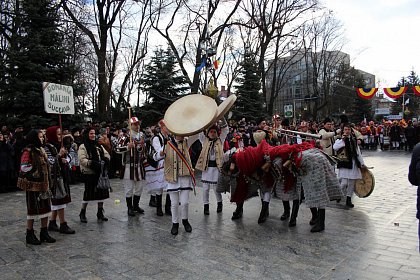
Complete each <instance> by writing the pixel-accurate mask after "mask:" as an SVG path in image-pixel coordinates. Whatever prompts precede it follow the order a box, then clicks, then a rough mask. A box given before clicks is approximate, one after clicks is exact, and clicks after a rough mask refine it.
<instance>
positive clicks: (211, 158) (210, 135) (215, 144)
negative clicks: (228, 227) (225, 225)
mask: <svg viewBox="0 0 420 280" xmlns="http://www.w3.org/2000/svg"><path fill="white" fill-rule="evenodd" d="M220 128H221V132H220V136H219V128H218V127H217V125H213V126H211V127H209V128H208V129H207V131H206V135H204V133H200V134H199V140H200V142H201V144H202V146H203V148H202V149H201V153H200V156H199V157H198V160H197V164H196V165H195V168H196V169H197V170H200V171H202V174H201V182H202V183H203V203H204V215H209V214H210V211H209V203H210V202H209V198H210V188H211V187H213V190H214V194H215V196H216V201H217V210H216V212H217V213H220V212H222V210H223V202H222V194H221V193H219V192H217V190H216V186H217V182H218V180H219V172H221V169H222V165H223V154H224V153H223V142H224V141H225V139H226V136H227V134H228V132H229V128H228V127H227V122H226V120H225V118H223V121H222V125H221V126H220Z"/></svg>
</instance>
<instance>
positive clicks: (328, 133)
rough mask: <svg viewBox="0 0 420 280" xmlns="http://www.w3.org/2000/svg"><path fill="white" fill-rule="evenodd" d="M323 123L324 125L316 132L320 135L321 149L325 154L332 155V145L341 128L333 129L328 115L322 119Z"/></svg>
mask: <svg viewBox="0 0 420 280" xmlns="http://www.w3.org/2000/svg"><path fill="white" fill-rule="evenodd" d="M323 124H324V127H323V128H321V129H320V130H319V132H318V134H319V135H321V138H320V143H321V146H322V150H323V151H324V153H326V154H327V155H329V156H333V155H334V154H335V153H334V149H333V145H334V143H335V140H336V138H337V135H339V134H340V133H341V129H338V130H334V129H333V126H332V121H331V119H330V118H328V117H327V118H325V119H324V121H323Z"/></svg>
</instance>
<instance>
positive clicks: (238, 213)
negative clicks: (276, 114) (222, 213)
mask: <svg viewBox="0 0 420 280" xmlns="http://www.w3.org/2000/svg"><path fill="white" fill-rule="evenodd" d="M252 136H253V139H254V141H255V143H256V144H257V145H259V144H260V143H261V142H262V141H263V140H264V139H266V136H267V135H266V133H265V132H264V131H262V130H257V131H256V132H254V133H253V135H252ZM260 171H262V170H260ZM271 190H272V188H271V187H270V188H264V187H262V186H261V185H260V197H261V202H262V206H261V212H260V216H259V217H258V223H259V224H261V223H264V222H265V221H266V220H267V218H268V216H269V204H270V200H271ZM243 206H244V202H243V201H242V202H236V209H235V211H234V212H233V215H232V220H237V219H239V218H241V217H242V214H243Z"/></svg>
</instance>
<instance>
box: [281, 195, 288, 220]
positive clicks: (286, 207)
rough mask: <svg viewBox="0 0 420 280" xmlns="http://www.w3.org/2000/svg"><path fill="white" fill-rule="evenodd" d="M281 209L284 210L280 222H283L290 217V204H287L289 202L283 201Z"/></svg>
mask: <svg viewBox="0 0 420 280" xmlns="http://www.w3.org/2000/svg"><path fill="white" fill-rule="evenodd" d="M283 208H284V212H283V215H281V217H280V221H285V220H287V219H289V216H290V203H289V201H285V200H283Z"/></svg>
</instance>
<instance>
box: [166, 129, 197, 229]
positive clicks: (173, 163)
mask: <svg viewBox="0 0 420 280" xmlns="http://www.w3.org/2000/svg"><path fill="white" fill-rule="evenodd" d="M197 139H198V135H194V136H190V137H189V138H185V137H183V136H179V135H175V136H174V137H172V136H170V137H169V139H168V143H167V145H166V146H165V150H164V154H165V160H164V174H165V180H166V182H167V184H168V185H167V191H168V193H169V195H170V197H171V203H172V204H171V205H172V207H171V210H172V229H171V234H172V235H177V234H178V228H179V217H180V216H181V219H182V224H183V225H184V229H185V231H186V232H191V231H192V227H191V225H190V223H189V221H188V206H189V194H190V191H191V190H192V186H191V184H192V183H193V184H195V177H194V170H193V169H192V164H191V158H190V154H189V148H190V147H191V145H192V144H193V143H194V142H195V141H196V140H197ZM179 208H181V209H179ZM179 210H181V211H179ZM180 212H181V213H180Z"/></svg>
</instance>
